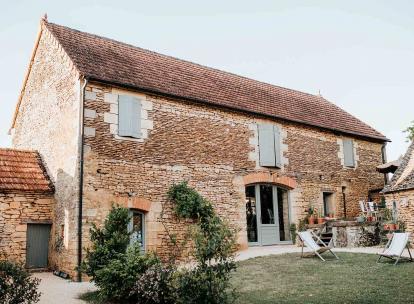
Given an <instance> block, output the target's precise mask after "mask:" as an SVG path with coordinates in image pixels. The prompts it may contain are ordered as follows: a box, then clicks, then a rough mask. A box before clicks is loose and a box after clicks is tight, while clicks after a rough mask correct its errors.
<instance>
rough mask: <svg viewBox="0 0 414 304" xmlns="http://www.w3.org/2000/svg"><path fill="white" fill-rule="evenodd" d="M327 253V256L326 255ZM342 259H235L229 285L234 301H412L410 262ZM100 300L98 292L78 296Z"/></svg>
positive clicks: (95, 302) (350, 255) (412, 267)
mask: <svg viewBox="0 0 414 304" xmlns="http://www.w3.org/2000/svg"><path fill="white" fill-rule="evenodd" d="M324 256H325V257H329V254H325V255H324ZM338 256H339V257H340V260H335V259H328V260H327V261H326V262H322V261H321V260H319V259H318V258H314V257H311V258H304V259H301V258H300V255H297V254H285V255H273V256H267V257H259V258H254V259H250V260H247V261H243V262H239V263H238V268H237V272H235V273H234V274H233V277H232V283H233V285H234V287H235V288H236V290H237V292H238V295H239V297H238V300H237V301H236V303H238V304H275V303H292V304H295V303H308V304H311V303H318V304H319V303H321V304H323V303H331V304H332V303H364V304H365V303H367V304H369V303H372V304H374V303H375V304H380V303H414V289H413V287H412V280H413V278H414V263H407V262H401V263H399V264H398V265H397V266H393V264H392V263H391V262H388V261H387V260H386V259H385V260H384V262H383V263H380V264H377V263H376V261H377V256H376V255H373V254H357V253H338ZM80 298H81V299H82V300H85V301H87V302H89V303H91V304H102V303H104V302H101V301H99V300H98V296H97V293H96V292H89V293H86V294H83V295H82V296H81V297H80Z"/></svg>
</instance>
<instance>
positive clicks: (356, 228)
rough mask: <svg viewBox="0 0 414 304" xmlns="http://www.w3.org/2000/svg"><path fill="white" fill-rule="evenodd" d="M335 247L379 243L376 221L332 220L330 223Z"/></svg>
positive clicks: (378, 229)
mask: <svg viewBox="0 0 414 304" xmlns="http://www.w3.org/2000/svg"><path fill="white" fill-rule="evenodd" d="M330 226H331V227H332V234H333V237H332V239H333V244H334V246H335V247H338V248H340V247H369V246H375V245H378V244H379V243H380V240H381V237H380V228H379V223H378V222H367V223H357V222H346V221H343V222H341V221H340V222H333V223H332V224H331V225H330Z"/></svg>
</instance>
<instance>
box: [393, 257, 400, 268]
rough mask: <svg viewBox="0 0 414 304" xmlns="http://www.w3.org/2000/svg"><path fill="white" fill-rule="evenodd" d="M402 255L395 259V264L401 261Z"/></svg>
mask: <svg viewBox="0 0 414 304" xmlns="http://www.w3.org/2000/svg"><path fill="white" fill-rule="evenodd" d="M400 258H401V256H399V257H398V258H396V259H395V263H394V266H395V265H397V264H398V262H399V261H400Z"/></svg>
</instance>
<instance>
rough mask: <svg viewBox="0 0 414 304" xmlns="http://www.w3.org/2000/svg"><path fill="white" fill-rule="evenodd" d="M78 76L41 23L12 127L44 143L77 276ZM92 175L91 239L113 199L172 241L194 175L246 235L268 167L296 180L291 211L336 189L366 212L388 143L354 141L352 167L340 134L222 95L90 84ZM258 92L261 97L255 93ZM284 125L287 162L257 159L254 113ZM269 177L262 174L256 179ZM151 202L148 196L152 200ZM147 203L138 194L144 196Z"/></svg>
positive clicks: (22, 143) (153, 237)
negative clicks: (125, 120)
mask: <svg viewBox="0 0 414 304" xmlns="http://www.w3.org/2000/svg"><path fill="white" fill-rule="evenodd" d="M78 78H79V75H78V73H77V72H76V70H75V69H74V68H73V66H72V63H71V62H70V60H69V58H68V57H67V56H66V54H65V52H64V51H63V50H62V49H61V47H60V46H59V45H58V44H57V42H56V41H55V40H54V38H53V37H52V36H51V35H50V34H49V33H48V32H47V30H44V32H43V34H42V36H41V39H40V42H39V47H38V49H37V52H36V56H35V59H34V63H33V67H32V70H31V73H30V75H29V78H28V82H27V85H26V88H25V90H24V93H23V99H22V104H21V107H20V110H19V114H18V116H17V121H16V126H15V130H14V136H13V145H14V147H16V148H24V149H36V150H38V151H39V152H40V154H41V156H42V158H43V160H44V162H45V166H46V168H47V170H48V174H49V176H50V177H51V179H52V180H53V182H54V184H55V188H56V194H55V199H56V209H55V218H54V224H55V225H54V230H53V231H52V238H56V236H57V235H58V234H59V233H60V232H61V231H63V232H64V242H63V248H60V250H59V251H58V252H54V253H53V254H52V255H51V264H52V265H53V266H54V267H57V268H59V269H61V270H64V271H66V272H68V273H70V275H71V276H74V274H75V271H74V268H75V266H76V252H77V213H78V210H77V203H78V196H77V193H78V187H77V186H78V169H79V168H78V160H79V152H78V151H79V136H78V134H79V111H80V102H79V94H80V83H79V81H78ZM119 94H132V95H135V96H138V97H140V98H141V99H142V112H141V117H142V119H143V120H142V133H143V138H141V139H130V138H122V137H119V136H118V135H117V115H118V113H117V95H119ZM85 98H86V102H85V137H86V138H85V180H84V181H85V184H84V188H85V189H84V210H83V214H84V218H83V219H82V222H83V242H84V244H85V245H86V246H87V245H88V240H89V228H90V227H91V224H92V223H97V224H98V225H100V224H102V223H103V220H104V218H105V217H106V215H107V213H108V211H109V209H110V207H111V205H112V204H113V203H119V204H121V205H125V206H141V205H142V204H144V205H145V206H146V208H147V209H146V210H144V211H146V217H145V220H146V235H145V237H146V247H147V249H154V250H157V251H159V252H161V253H165V252H167V250H168V248H167V246H166V234H165V231H164V226H163V225H162V223H161V222H160V216H161V213H162V210H163V209H164V211H165V212H164V213H163V216H164V219H165V220H166V221H167V222H168V225H169V227H170V228H171V230H172V231H177V232H181V231H182V230H183V229H182V228H183V226H182V225H179V224H177V223H176V221H175V219H174V218H173V215H172V212H171V206H170V204H169V203H168V202H167V200H166V192H167V190H168V188H169V187H170V186H171V185H172V184H173V183H177V182H180V181H182V180H188V181H189V184H190V186H192V187H195V188H196V189H197V190H198V191H199V192H200V193H201V194H202V195H204V196H205V197H207V198H208V199H210V200H211V201H212V203H213V204H214V206H215V208H216V209H217V211H218V213H219V214H220V215H221V216H222V217H223V218H226V219H228V220H229V221H230V223H231V224H232V225H233V226H235V227H237V228H238V229H239V235H238V239H239V244H240V246H241V247H242V248H245V247H246V246H247V238H246V231H245V229H246V219H245V193H244V191H245V185H246V182H245V181H246V180H250V181H253V182H254V181H255V179H254V178H253V179H252V178H246V177H249V176H256V174H258V173H259V174H264V175H265V176H267V180H270V181H272V182H273V183H275V184H279V185H281V186H283V187H285V188H287V189H290V190H291V191H290V192H289V198H290V204H291V211H292V212H291V221H292V222H297V221H298V220H299V219H300V218H302V217H304V216H305V212H306V208H307V207H308V206H309V205H315V206H318V207H319V208H320V207H321V206H322V203H323V202H322V193H323V191H326V192H332V193H333V195H334V200H335V206H336V214H337V215H338V216H341V215H343V208H342V206H343V195H342V190H344V192H345V195H346V206H347V215H348V216H352V215H356V214H357V213H358V211H359V207H358V200H360V199H366V198H367V196H368V190H369V189H373V188H375V189H378V188H382V186H383V177H382V175H381V174H379V173H377V172H376V171H375V167H376V166H377V165H378V164H379V163H381V162H382V156H381V147H382V144H381V143H376V142H371V141H367V140H363V139H359V138H354V141H355V151H354V152H355V159H356V161H357V165H356V167H355V168H352V169H351V168H346V167H344V166H343V156H342V146H341V143H342V139H343V137H342V136H341V135H338V134H335V133H333V132H328V131H323V130H321V129H318V128H313V127H306V126H303V125H300V124H297V123H290V122H285V121H282V120H276V119H274V120H270V119H265V118H263V117H259V116H255V115H248V114H242V113H240V112H236V111H231V110H224V109H222V108H216V107H213V106H207V105H203V104H195V103H190V102H187V101H183V100H176V99H167V98H163V97H160V96H156V95H149V94H143V93H142V92H141V93H140V92H133V91H126V90H124V89H121V88H117V87H111V86H104V85H100V84H98V83H92V84H90V85H89V86H88V87H87V88H86V94H85ZM252 102H253V101H252ZM259 123H273V124H277V125H279V127H280V129H281V138H282V145H281V150H282V154H283V155H282V156H281V160H282V168H281V169H269V168H263V167H261V166H260V165H259V154H258V146H257V145H258V132H257V124H259ZM259 180H260V179H259ZM144 202H145V203H144ZM140 204H141V205H140Z"/></svg>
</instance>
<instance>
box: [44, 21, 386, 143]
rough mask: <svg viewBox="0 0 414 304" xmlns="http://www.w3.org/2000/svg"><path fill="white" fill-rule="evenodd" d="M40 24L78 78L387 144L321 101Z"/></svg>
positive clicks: (298, 93) (116, 43) (367, 129)
mask: <svg viewBox="0 0 414 304" xmlns="http://www.w3.org/2000/svg"><path fill="white" fill-rule="evenodd" d="M44 24H45V26H46V28H47V29H48V30H49V31H50V32H51V33H52V35H53V36H54V37H55V38H56V39H57V40H58V41H59V43H60V44H61V46H62V47H63V49H64V50H65V51H66V53H67V54H68V55H69V57H70V58H71V60H72V61H73V63H74V65H75V67H76V68H77V69H78V71H79V72H80V74H82V75H83V76H85V77H89V78H90V79H92V80H97V81H101V82H106V83H110V84H115V85H120V86H126V87H130V88H135V89H140V90H145V91H148V92H153V93H158V94H164V95H167V96H172V97H179V98H184V99H187V100H192V101H196V102H201V103H208V104H211V105H218V106H223V107H227V108H232V109H237V110H242V111H247V112H250V113H256V114H261V115H266V116H270V117H275V118H280V119H284V120H289V121H294V122H299V123H303V124H307V125H312V126H317V127H321V128H324V129H329V130H334V131H339V132H341V133H346V134H352V135H357V136H362V137H367V138H372V139H376V140H379V141H385V140H387V139H386V138H385V136H384V135H382V134H381V133H379V132H378V131H376V130H375V129H373V128H371V127H370V126H368V125H367V124H365V123H364V122H362V121H361V120H359V119H357V118H355V117H354V116H352V115H351V114H349V113H347V112H345V111H344V110H342V109H341V108H339V107H337V106H336V105H334V104H333V103H331V102H329V101H327V100H326V99H324V98H322V97H321V96H317V95H312V94H307V93H302V92H299V91H295V90H291V89H286V88H282V87H279V86H275V85H271V84H267V83H263V82H260V81H256V80H252V79H249V78H246V77H242V76H238V75H235V74H231V73H227V72H223V71H220V70H217V69H213V68H209V67H205V66H202V65H198V64H195V63H192V62H188V61H184V60H180V59H177V58H173V57H170V56H166V55H161V54H158V53H155V52H152V51H148V50H145V49H142V48H138V47H135V46H132V45H128V44H125V43H122V42H118V41H115V40H111V39H108V38H103V37H99V36H96V35H92V34H88V33H84V32H80V31H77V30H74V29H70V28H68V27H65V26H61V25H57V24H53V23H48V22H47V21H44Z"/></svg>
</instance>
